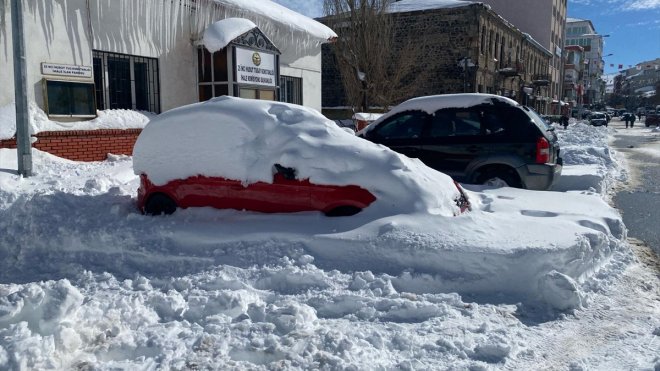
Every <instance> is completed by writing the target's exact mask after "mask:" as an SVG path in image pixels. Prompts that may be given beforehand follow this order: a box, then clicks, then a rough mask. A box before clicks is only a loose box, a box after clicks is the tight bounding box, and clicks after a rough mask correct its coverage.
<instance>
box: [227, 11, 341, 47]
mask: <svg viewBox="0 0 660 371" xmlns="http://www.w3.org/2000/svg"><path fill="white" fill-rule="evenodd" d="M214 2H215V3H216V4H219V5H221V6H223V7H224V9H225V11H226V13H227V14H228V15H229V14H234V15H235V16H237V17H247V16H249V15H257V16H259V17H261V18H262V19H254V21H255V23H256V24H257V25H258V26H259V28H261V29H262V31H268V32H267V33H268V34H269V35H268V36H269V37H271V35H270V34H271V33H274V32H271V31H274V30H272V29H271V28H272V27H269V25H271V22H274V23H276V24H278V25H284V26H286V27H287V28H289V29H290V30H293V31H297V32H301V33H304V34H307V35H308V36H309V37H310V38H312V39H314V40H315V41H316V42H318V43H323V42H327V41H329V40H331V39H333V38H335V37H337V34H336V33H335V32H334V31H333V30H331V29H330V28H329V27H328V26H326V25H324V24H322V23H320V22H317V21H315V20H313V19H311V18H309V17H306V16H304V15H302V14H300V13H296V12H294V11H293V10H291V9H289V8H287V7H285V6H282V5H280V4H277V3H275V2H272V1H270V0H259V1H254V0H214ZM277 46H278V47H279V45H277Z"/></svg>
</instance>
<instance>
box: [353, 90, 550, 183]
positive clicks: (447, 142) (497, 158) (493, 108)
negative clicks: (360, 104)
mask: <svg viewBox="0 0 660 371" xmlns="http://www.w3.org/2000/svg"><path fill="white" fill-rule="evenodd" d="M358 136H360V137H362V138H365V139H367V140H369V141H372V142H375V143H379V144H383V145H386V146H388V147H389V148H391V149H393V150H395V151H397V152H399V153H402V154H405V155H407V156H409V157H414V158H419V159H420V160H421V161H422V162H424V163H425V164H426V165H427V166H429V167H431V168H434V169H436V170H438V171H442V172H444V173H446V174H448V175H450V176H452V177H453V178H454V179H456V180H458V181H461V182H465V183H476V184H491V185H500V186H501V185H507V186H510V187H518V188H527V189H535V190H545V189H548V188H550V187H551V186H552V184H553V183H554V182H555V181H556V180H557V179H558V178H559V176H560V174H561V170H562V163H563V162H562V159H561V157H560V156H559V144H558V142H557V136H556V135H555V133H554V127H553V126H552V125H549V124H548V123H547V122H546V121H545V120H543V119H542V118H541V117H540V116H539V115H538V114H537V113H536V112H535V111H534V110H532V109H531V108H528V107H525V106H521V105H520V104H518V103H517V102H516V101H514V100H511V99H509V98H505V97H502V96H498V95H491V94H447V95H434V96H427V97H419V98H414V99H411V100H408V101H406V102H403V103H401V104H400V105H398V106H396V107H394V108H393V109H392V110H391V111H390V112H388V113H386V114H385V115H383V116H382V117H381V118H380V119H378V120H376V121H375V122H373V123H372V124H370V125H369V126H368V127H366V128H365V129H364V130H362V131H360V132H358Z"/></svg>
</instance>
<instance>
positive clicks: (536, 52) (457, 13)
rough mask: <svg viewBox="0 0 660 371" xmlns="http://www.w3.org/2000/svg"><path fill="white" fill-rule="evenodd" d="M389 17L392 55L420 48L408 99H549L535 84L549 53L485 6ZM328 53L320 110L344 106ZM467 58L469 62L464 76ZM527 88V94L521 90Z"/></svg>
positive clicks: (327, 49)
mask: <svg viewBox="0 0 660 371" xmlns="http://www.w3.org/2000/svg"><path fill="white" fill-rule="evenodd" d="M393 16H394V17H396V22H395V24H396V25H397V26H398V27H397V29H396V30H395V32H394V35H395V38H396V40H397V41H399V44H398V45H396V46H395V50H394V52H395V53H399V52H401V51H402V50H406V46H405V43H409V42H415V43H419V44H420V45H422V46H423V53H422V54H421V56H420V57H419V58H417V60H418V64H417V66H415V67H416V68H417V70H418V71H419V73H421V74H423V79H422V80H421V81H420V82H418V83H417V84H416V86H415V89H414V90H413V92H412V94H410V96H409V97H407V98H412V97H415V96H422V95H432V94H449V93H463V92H471V93H474V92H481V93H492V94H500V95H504V96H509V97H511V98H514V99H516V100H518V101H520V102H523V103H529V99H530V97H533V98H534V100H535V98H536V97H537V95H538V96H539V97H541V96H544V94H545V95H547V93H545V92H544V89H543V88H541V87H539V86H537V85H535V83H534V81H536V80H535V79H536V78H538V77H542V76H541V75H542V74H543V73H544V72H545V73H547V70H548V63H549V60H550V54H549V52H548V51H547V50H545V48H543V47H542V46H540V45H539V44H538V43H535V42H534V41H533V40H531V39H530V37H529V36H528V35H525V34H523V33H522V32H520V31H519V30H518V29H517V28H515V27H513V26H512V25H511V24H510V23H508V22H507V21H506V20H504V19H503V18H501V17H500V16H498V15H497V14H496V13H494V12H493V11H492V10H490V9H488V8H487V7H485V6H484V5H482V4H473V5H468V6H464V7H458V8H440V9H432V10H425V11H415V12H407V13H398V14H394V15H393ZM340 37H341V35H340ZM332 48H333V46H332V45H328V46H326V47H325V48H324V49H323V94H322V99H323V106H324V107H336V106H341V105H345V104H346V103H345V102H344V101H343V89H342V86H341V78H340V77H339V76H338V73H339V72H338V70H337V68H336V63H335V61H334V56H333V54H332ZM466 57H468V58H469V63H468V67H467V72H465V71H466V68H465V63H464V61H465V58H466ZM525 87H528V89H523V88H525ZM530 89H531V90H532V91H533V93H532V94H531V96H526V93H524V91H525V90H527V91H530ZM407 98H406V99H407ZM404 100H405V99H404ZM543 100H544V101H545V100H547V98H543ZM541 111H542V110H541Z"/></svg>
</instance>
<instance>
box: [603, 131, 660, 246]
mask: <svg viewBox="0 0 660 371" xmlns="http://www.w3.org/2000/svg"><path fill="white" fill-rule="evenodd" d="M611 126H613V127H615V128H617V130H618V132H617V134H616V135H615V136H614V140H613V142H612V146H613V147H614V148H616V149H617V151H619V152H621V153H622V154H624V155H625V157H626V160H627V163H628V165H629V166H628V167H629V172H630V180H629V182H628V183H627V184H623V185H622V186H621V187H620V188H619V189H618V194H617V196H616V197H615V199H614V201H615V204H616V206H617V207H618V208H619V209H620V210H621V214H622V216H623V220H624V223H625V224H626V226H627V227H628V234H629V236H631V237H636V238H638V239H640V240H642V241H644V242H646V243H647V244H648V245H649V246H650V247H651V248H653V249H654V250H655V251H656V253H658V254H660V228H658V224H659V222H660V216H659V215H658V210H660V182H659V181H658V180H659V179H660V132H654V131H652V129H650V128H646V127H644V125H643V124H642V125H636V126H635V127H633V128H630V129H625V126H624V124H623V123H622V122H620V121H618V120H616V119H615V120H614V121H613V122H612V125H611Z"/></svg>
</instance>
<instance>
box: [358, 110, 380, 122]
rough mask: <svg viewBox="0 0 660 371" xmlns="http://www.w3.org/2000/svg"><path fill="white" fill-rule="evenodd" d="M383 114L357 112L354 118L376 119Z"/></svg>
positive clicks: (361, 119) (363, 119) (362, 119)
mask: <svg viewBox="0 0 660 371" xmlns="http://www.w3.org/2000/svg"><path fill="white" fill-rule="evenodd" d="M382 115H383V114H382V113H368V112H356V113H354V114H353V119H354V120H360V121H375V120H378V118H380V117H381V116H382Z"/></svg>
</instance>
